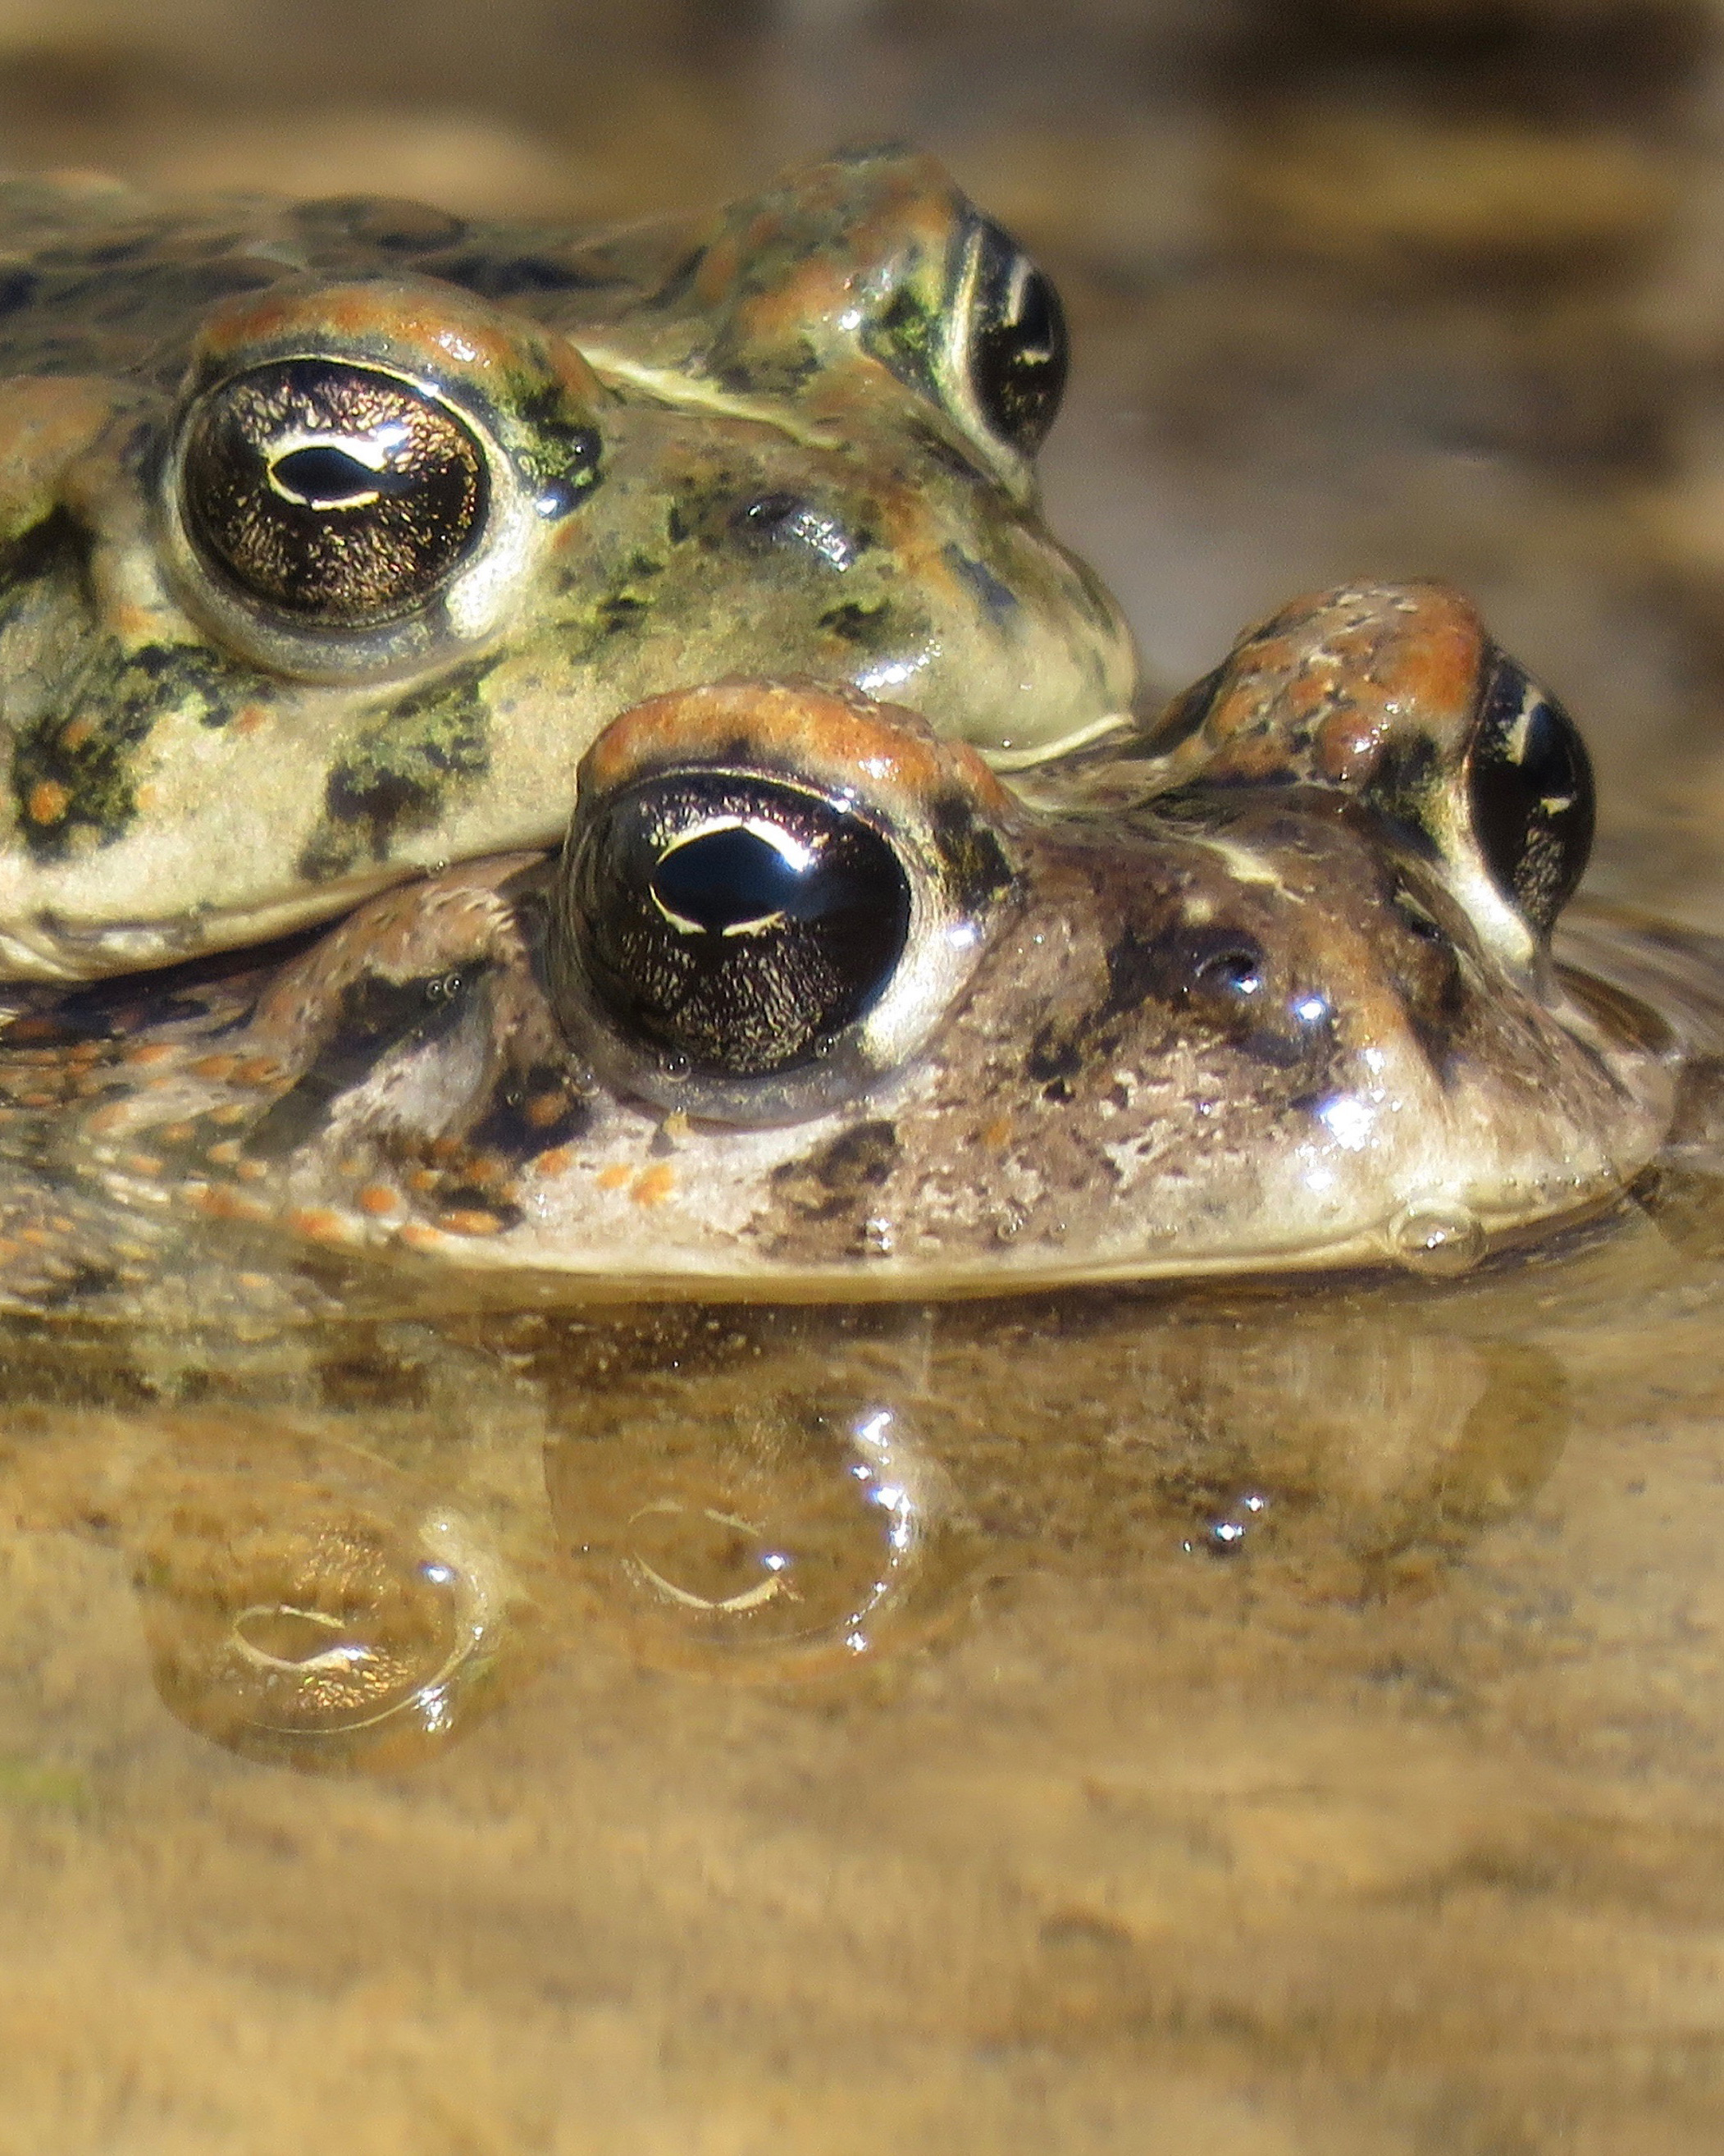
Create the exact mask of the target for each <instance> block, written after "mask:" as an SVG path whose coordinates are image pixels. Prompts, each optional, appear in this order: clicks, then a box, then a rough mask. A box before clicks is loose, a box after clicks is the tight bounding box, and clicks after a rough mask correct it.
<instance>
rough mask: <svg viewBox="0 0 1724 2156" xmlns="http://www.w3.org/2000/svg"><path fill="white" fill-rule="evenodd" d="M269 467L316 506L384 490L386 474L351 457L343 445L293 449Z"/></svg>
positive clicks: (368, 496)
mask: <svg viewBox="0 0 1724 2156" xmlns="http://www.w3.org/2000/svg"><path fill="white" fill-rule="evenodd" d="M271 469H272V470H273V471H274V473H275V477H276V478H277V479H278V480H280V483H281V485H283V486H285V487H286V488H287V489H288V490H290V492H291V493H293V494H295V495H297V496H298V497H299V498H300V500H302V501H309V502H310V503H312V504H313V505H314V506H316V507H318V508H333V507H335V506H337V505H338V504H339V503H341V502H344V501H359V500H367V499H369V498H370V497H371V496H372V495H377V494H379V493H381V492H382V491H383V488H382V484H381V482H382V480H383V478H384V476H385V475H384V474H382V473H381V472H375V471H373V470H372V468H371V466H370V465H367V464H362V463H361V461H360V460H359V459H358V458H357V457H350V456H349V455H348V454H347V453H346V450H345V449H292V450H290V451H289V453H288V454H287V455H286V456H285V457H277V458H276V459H275V464H274V465H273V466H272V467H271Z"/></svg>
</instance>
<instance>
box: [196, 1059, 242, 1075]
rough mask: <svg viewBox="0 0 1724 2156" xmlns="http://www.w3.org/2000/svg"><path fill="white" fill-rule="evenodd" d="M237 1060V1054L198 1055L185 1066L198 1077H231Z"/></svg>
mask: <svg viewBox="0 0 1724 2156" xmlns="http://www.w3.org/2000/svg"><path fill="white" fill-rule="evenodd" d="M238 1065H239V1057H238V1056H237V1055H200V1056H199V1057H198V1060H197V1061H196V1062H195V1063H190V1064H187V1066H186V1067H187V1070H190V1071H192V1073H193V1074H194V1075H196V1076H198V1077H199V1078H231V1077H232V1076H233V1073H234V1070H235V1069H236V1068H237V1067H238Z"/></svg>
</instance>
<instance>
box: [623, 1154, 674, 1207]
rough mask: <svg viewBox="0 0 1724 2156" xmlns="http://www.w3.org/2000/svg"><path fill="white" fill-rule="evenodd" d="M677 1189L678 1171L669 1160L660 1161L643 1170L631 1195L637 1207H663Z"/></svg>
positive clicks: (636, 1179)
mask: <svg viewBox="0 0 1724 2156" xmlns="http://www.w3.org/2000/svg"><path fill="white" fill-rule="evenodd" d="M675 1188H676V1170H675V1168H673V1167H672V1166H671V1165H670V1162H669V1161H668V1160H659V1161H654V1163H653V1165H652V1166H651V1167H650V1168H644V1169H643V1170H642V1172H641V1173H640V1174H639V1176H638V1177H637V1178H635V1183H634V1188H633V1189H632V1190H630V1192H629V1196H630V1197H631V1198H632V1199H634V1202H635V1204H637V1205H662V1204H664V1201H665V1199H667V1198H669V1197H670V1194H671V1193H672V1192H673V1191H674V1190H675Z"/></svg>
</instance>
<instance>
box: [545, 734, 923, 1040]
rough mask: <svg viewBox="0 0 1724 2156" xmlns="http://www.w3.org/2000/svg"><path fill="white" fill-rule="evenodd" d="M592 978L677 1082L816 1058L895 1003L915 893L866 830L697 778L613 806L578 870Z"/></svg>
mask: <svg viewBox="0 0 1724 2156" xmlns="http://www.w3.org/2000/svg"><path fill="white" fill-rule="evenodd" d="M569 879H570V880H569V886H568V887H569V890H570V892H571V896H572V907H571V910H570V914H569V921H570V926H571V929H572V936H573V940H574V942H575V946H576V948H577V952H578V955H579V959H580V962H581V966H582V971H583V973H584V974H585V977H586V978H587V982H588V983H590V984H591V987H592V988H593V992H594V993H596V995H597V997H598V1000H599V1002H600V1003H601V1004H602V1005H603V1008H604V1009H605V1011H606V1013H607V1014H608V1017H609V1018H610V1019H611V1021H612V1023H613V1024H616V1025H618V1026H619V1027H621V1028H623V1029H625V1030H626V1031H627V1032H628V1033H629V1034H632V1035H633V1036H634V1037H635V1038H636V1039H640V1040H643V1041H644V1042H647V1043H649V1044H651V1045H652V1046H653V1047H654V1048H655V1049H657V1050H659V1053H660V1055H661V1056H663V1057H664V1059H666V1060H668V1063H669V1065H670V1068H671V1069H673V1070H680V1071H689V1072H692V1073H694V1074H695V1075H710V1076H714V1077H725V1078H753V1077H761V1076H765V1075H772V1074H775V1073H777V1072H781V1071H787V1070H794V1069H797V1068H798V1067H799V1066H801V1065H805V1064H807V1063H809V1062H811V1061H813V1060H815V1059H816V1058H818V1056H819V1055H820V1054H821V1052H822V1050H824V1048H826V1047H827V1046H828V1045H829V1044H830V1043H831V1042H832V1041H833V1040H834V1039H835V1038H836V1037H837V1036H838V1035H839V1034H841V1033H842V1032H843V1031H844V1029H845V1028H846V1027H848V1026H849V1025H850V1024H853V1023H854V1021H855V1020H856V1019H858V1018H859V1017H861V1016H862V1015H863V1014H864V1013H865V1011H866V1010H867V1009H869V1008H870V1006H871V1005H872V1004H873V1003H874V1002H875V1000H876V999H877V998H879V996H880V994H881V993H882V992H883V991H884V989H885V987H886V986H887V984H888V983H889V982H890V980H891V978H892V976H893V974H894V973H895V970H896V968H897V965H898V962H899V960H900V957H902V955H903V952H904V947H905V944H906V940H907V938H908V936H909V932H910V916H911V894H910V885H909V880H908V879H907V877H906V875H905V872H904V870H903V868H902V866H901V865H900V863H899V861H898V859H897V857H896V855H895V853H894V852H893V850H892V848H891V846H890V844H888V843H887V841H886V840H885V839H883V838H882V837H881V836H880V834H879V833H878V832H877V831H875V829H873V828H872V827H871V826H870V824H867V823H866V822H865V821H864V820H863V819H862V818H860V817H859V816H857V815H855V814H853V813H849V812H848V811H846V810H845V809H844V808H840V807H839V806H837V805H836V804H834V803H832V802H830V801H829V800H827V799H825V798H823V797H822V796H820V795H818V794H814V793H805V792H803V790H802V789H801V788H798V787H794V786H791V785H788V784H785V783H780V782H777V781H774V780H771V779H767V778H756V777H750V776H742V777H732V776H731V775H729V774H726V773H680V774H675V775H671V776H667V777H665V778H659V779H654V780H649V781H646V782H644V783H641V784H640V785H639V786H636V787H634V788H630V789H629V790H627V791H625V792H624V793H621V794H619V795H618V796H617V797H616V798H614V799H613V800H612V801H610V802H608V803H606V804H605V805H604V806H603V808H602V809H601V810H600V811H599V813H598V814H597V816H596V817H595V818H594V819H593V822H592V823H591V824H589V825H588V826H587V829H585V831H584V832H583V833H582V835H581V837H580V838H579V839H578V841H577V844H576V849H575V852H574V856H573V859H572V862H571V863H570V865H569Z"/></svg>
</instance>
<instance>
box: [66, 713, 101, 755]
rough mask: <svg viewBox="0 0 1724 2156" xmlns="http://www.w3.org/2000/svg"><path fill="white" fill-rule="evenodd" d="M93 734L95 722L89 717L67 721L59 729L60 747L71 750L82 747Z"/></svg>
mask: <svg viewBox="0 0 1724 2156" xmlns="http://www.w3.org/2000/svg"><path fill="white" fill-rule="evenodd" d="M94 732H95V720H94V719H92V718H90V717H89V716H83V717H80V718H75V719H69V720H68V721H66V723H65V725H64V726H62V727H61V728H60V747H62V748H63V749H67V750H73V749H80V748H82V747H83V746H84V744H85V742H87V741H88V740H89V739H90V736H91V735H92V734H93V733H94Z"/></svg>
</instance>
